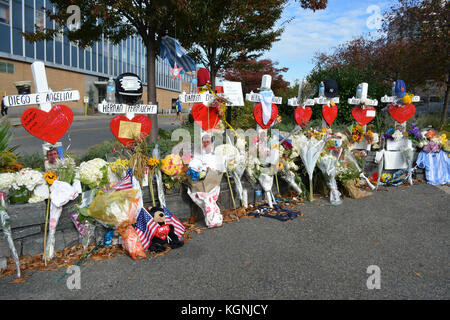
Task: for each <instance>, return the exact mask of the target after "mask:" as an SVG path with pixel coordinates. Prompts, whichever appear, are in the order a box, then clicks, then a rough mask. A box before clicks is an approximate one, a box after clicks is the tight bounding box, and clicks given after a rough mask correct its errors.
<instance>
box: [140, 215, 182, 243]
mask: <svg viewBox="0 0 450 320" xmlns="http://www.w3.org/2000/svg"><path fill="white" fill-rule="evenodd" d="M148 211H149V213H150V214H151V215H152V216H153V219H154V220H155V222H156V223H158V224H159V226H158V227H157V228H156V230H155V233H154V235H153V238H152V240H151V241H152V242H151V243H150V247H149V250H150V251H151V252H163V251H165V250H166V248H167V246H170V247H171V248H172V249H176V248H179V247H181V246H183V244H184V241H183V240H180V239H179V238H178V236H177V234H176V233H175V227H174V226H173V224H166V216H165V214H164V210H163V209H162V208H159V207H153V208H149V210H148Z"/></svg>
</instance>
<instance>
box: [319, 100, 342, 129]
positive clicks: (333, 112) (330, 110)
mask: <svg viewBox="0 0 450 320" xmlns="http://www.w3.org/2000/svg"><path fill="white" fill-rule="evenodd" d="M337 114H338V107H337V105H332V106H329V105H325V106H323V107H322V116H323V118H324V119H325V121H326V122H327V123H328V125H329V126H330V127H331V124H332V123H333V122H334V120H335V119H336V117H337Z"/></svg>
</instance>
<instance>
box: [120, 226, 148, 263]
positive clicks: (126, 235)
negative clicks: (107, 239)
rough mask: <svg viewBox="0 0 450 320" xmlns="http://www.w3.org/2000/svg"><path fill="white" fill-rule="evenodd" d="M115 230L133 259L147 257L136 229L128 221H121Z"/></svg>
mask: <svg viewBox="0 0 450 320" xmlns="http://www.w3.org/2000/svg"><path fill="white" fill-rule="evenodd" d="M117 231H118V232H119V234H120V236H121V237H122V246H123V248H124V249H125V250H126V251H127V252H128V254H129V255H130V256H131V258H132V259H133V260H141V259H145V258H146V257H147V255H146V254H145V251H144V248H143V247H142V243H141V240H140V239H139V236H138V234H137V233H136V230H135V229H134V228H133V226H132V225H131V224H130V223H129V222H123V223H122V224H121V225H120V226H119V228H118V230H117Z"/></svg>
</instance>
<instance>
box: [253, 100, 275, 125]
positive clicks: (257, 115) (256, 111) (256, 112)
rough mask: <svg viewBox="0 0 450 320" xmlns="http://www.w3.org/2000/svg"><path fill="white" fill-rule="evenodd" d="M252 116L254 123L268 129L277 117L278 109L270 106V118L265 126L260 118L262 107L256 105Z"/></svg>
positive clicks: (259, 104)
mask: <svg viewBox="0 0 450 320" xmlns="http://www.w3.org/2000/svg"><path fill="white" fill-rule="evenodd" d="M253 116H254V117H255V120H256V122H257V123H258V124H259V125H260V127H261V128H263V129H267V128H269V127H270V126H271V125H272V123H273V122H274V121H275V119H276V118H277V117H278V107H277V106H276V105H275V104H272V114H271V116H270V119H269V121H268V122H267V124H264V122H263V118H262V105H261V103H258V104H257V105H256V106H255V108H253Z"/></svg>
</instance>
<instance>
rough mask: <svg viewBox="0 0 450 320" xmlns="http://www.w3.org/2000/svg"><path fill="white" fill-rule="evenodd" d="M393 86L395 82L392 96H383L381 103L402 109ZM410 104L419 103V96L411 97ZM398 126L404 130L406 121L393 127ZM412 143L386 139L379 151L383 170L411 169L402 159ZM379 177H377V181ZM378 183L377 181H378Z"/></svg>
mask: <svg viewBox="0 0 450 320" xmlns="http://www.w3.org/2000/svg"><path fill="white" fill-rule="evenodd" d="M395 84H396V82H393V84H392V96H387V95H384V96H383V97H382V98H381V102H382V103H393V104H396V105H397V106H399V107H403V106H404V105H403V98H398V97H397V96H396V95H395ZM411 100H412V102H419V101H420V96H413V97H412V99H411ZM398 125H401V126H402V128H403V130H406V121H405V122H403V123H401V124H399V123H398V122H397V121H395V125H394V127H395V128H397V126H398ZM412 148H413V146H412V141H411V140H410V139H408V138H406V137H403V139H401V140H400V141H391V140H389V139H386V144H385V147H384V150H382V151H380V152H382V157H383V159H382V160H383V163H382V165H383V166H384V169H386V170H397V169H411V168H408V163H407V161H406V159H405V157H404V151H403V150H406V149H412ZM379 179H380V177H378V180H379ZM408 180H409V183H410V184H411V185H412V184H413V181H412V176H411V175H410V176H409V177H408ZM378 182H379V181H378Z"/></svg>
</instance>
